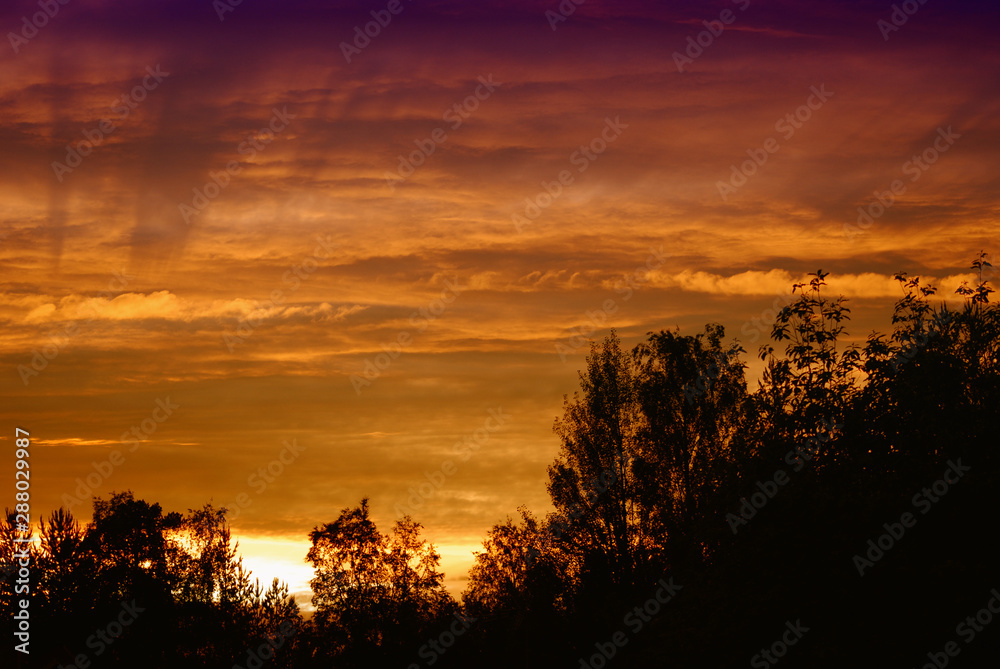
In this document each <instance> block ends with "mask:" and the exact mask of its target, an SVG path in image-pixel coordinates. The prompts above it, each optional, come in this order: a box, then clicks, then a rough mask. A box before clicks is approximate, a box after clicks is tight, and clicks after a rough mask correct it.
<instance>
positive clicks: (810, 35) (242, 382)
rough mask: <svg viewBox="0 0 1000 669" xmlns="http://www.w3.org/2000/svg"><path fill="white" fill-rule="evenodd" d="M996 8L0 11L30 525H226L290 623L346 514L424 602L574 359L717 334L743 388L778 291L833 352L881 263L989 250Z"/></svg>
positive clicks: (998, 58) (485, 522) (506, 500)
mask: <svg viewBox="0 0 1000 669" xmlns="http://www.w3.org/2000/svg"><path fill="white" fill-rule="evenodd" d="M46 11H47V12H48V14H46V13H45V12H46ZM998 18H1000V9H998V8H997V6H996V5H995V3H987V2H961V1H959V2H952V1H949V2H946V1H945V0H926V1H925V2H923V3H922V4H921V3H920V2H919V1H918V0H908V2H904V3H897V4H893V3H890V2H881V1H859V2H837V1H824V2H807V3H802V2H792V1H791V0H777V1H772V2H764V1H763V0H735V1H731V0H726V1H725V2H703V1H700V2H637V1H628V0H626V1H616V2H611V1H599V0H583V1H582V2H574V1H573V0H564V1H563V2H561V3H560V2H556V1H555V0H551V1H542V0H538V1H535V0H515V1H509V0H508V1H504V2H497V1H493V0H477V1H476V2H458V1H457V0H441V1H436V0H417V1H411V0H393V1H391V2H367V3H366V2H336V1H330V2H327V1H323V2H321V1H319V0H293V1H290V2H282V3H277V2H274V3H271V2H263V1H262V0H242V2H238V3H232V4H231V0H217V1H215V2H211V1H210V0H201V1H198V2H193V1H178V0H171V1H169V2H168V1H166V0H143V1H142V2H138V1H135V0H128V1H122V2H111V1H110V0H67V1H66V2H65V4H60V2H59V0H51V2H50V3H49V4H47V3H46V0H42V1H41V2H27V1H22V0H16V1H11V2H6V3H4V4H3V6H2V7H0V31H2V33H3V34H4V35H5V38H4V40H3V44H0V72H2V76H0V111H2V122H0V147H2V148H0V193H2V196H0V367H2V369H3V370H4V371H3V373H2V374H0V396H2V397H0V401H2V408H0V416H2V418H3V420H2V424H3V428H2V429H3V432H4V434H0V438H2V439H3V440H4V441H5V442H9V443H8V444H7V445H8V446H12V445H13V443H12V439H13V436H14V430H15V427H20V428H23V429H26V430H28V431H29V432H30V434H31V438H32V444H33V446H32V449H33V450H32V459H31V475H32V476H31V482H32V518H33V519H34V520H37V519H39V518H41V517H44V516H47V515H48V513H49V512H50V511H52V510H54V509H55V508H57V507H59V506H60V505H62V506H68V507H70V508H71V510H72V511H73V512H74V514H76V515H77V516H78V517H79V518H81V519H82V520H84V521H86V520H88V519H89V517H90V496H91V495H103V496H105V497H106V496H107V495H108V494H110V493H111V492H112V491H120V490H125V489H131V490H132V491H134V493H135V495H136V497H139V498H142V499H146V500H147V501H155V502H158V503H160V504H161V505H162V506H163V508H164V509H165V510H177V511H182V512H183V511H186V510H187V509H196V508H200V507H201V506H203V505H204V504H206V503H208V502H211V503H213V504H215V505H216V506H220V505H225V506H227V507H228V508H229V509H230V517H231V518H232V526H233V531H234V534H235V535H236V536H237V537H238V538H239V540H240V547H241V551H242V554H243V556H244V560H245V562H246V564H247V565H248V566H250V567H251V568H252V569H253V570H254V573H255V575H257V576H259V577H260V578H261V579H262V580H263V581H265V582H269V581H270V579H271V577H272V576H279V577H280V578H282V579H284V580H286V581H288V582H289V584H290V586H291V587H292V590H293V591H295V592H296V594H297V597H298V599H299V600H300V601H301V602H303V603H305V602H307V601H308V599H309V592H308V580H309V578H310V576H311V572H310V570H309V566H308V565H307V564H306V563H305V562H304V557H305V554H306V551H307V550H308V538H307V535H308V532H309V531H310V530H311V529H312V528H313V527H315V526H317V525H320V524H323V523H327V522H331V521H333V520H334V519H335V518H336V517H337V515H338V514H339V512H340V511H341V510H342V509H344V508H346V507H349V506H355V505H357V504H358V503H360V501H361V499H362V498H363V497H368V498H369V499H370V504H371V509H372V514H373V517H374V519H375V520H376V522H377V523H378V525H379V527H380V529H381V530H382V531H384V532H385V531H388V530H389V529H390V528H391V525H392V523H393V522H394V521H395V520H396V519H398V518H399V517H400V516H401V515H402V514H403V513H410V514H411V515H413V517H414V518H415V519H416V520H418V521H420V522H422V523H423V524H424V526H425V530H424V536H425V538H427V539H429V540H430V541H431V542H433V543H434V544H435V545H436V546H437V547H438V549H439V551H440V553H441V555H442V565H443V569H444V571H445V574H446V583H447V585H448V588H449V590H450V591H451V592H452V594H454V595H456V596H458V595H459V594H460V592H461V590H462V589H463V587H464V581H465V579H466V576H467V570H468V567H469V566H470V565H471V563H472V560H473V556H472V551H474V550H476V549H477V548H479V547H480V545H481V542H482V540H483V538H484V537H485V534H486V532H487V530H488V529H489V528H490V527H491V526H492V525H494V524H495V523H497V522H501V521H503V520H504V519H505V518H506V517H507V516H508V515H516V509H517V507H518V506H520V505H526V506H528V507H529V508H531V509H532V510H533V511H535V512H536V513H544V512H546V511H548V510H550V509H551V506H550V505H549V501H548V496H547V493H546V481H547V473H546V468H547V467H548V465H549V464H551V463H552V461H553V460H554V458H555V457H556V455H557V453H558V450H559V441H558V439H557V437H556V436H555V435H554V434H553V432H552V424H553V421H554V419H555V418H557V417H558V416H559V415H561V411H562V404H563V398H564V395H566V394H572V392H573V391H574V390H575V389H576V388H577V386H578V380H579V379H578V370H580V369H581V368H583V366H584V365H585V356H586V354H587V352H588V346H589V344H588V341H589V340H594V341H600V340H601V339H602V338H603V337H605V336H606V335H607V334H608V333H609V332H610V329H611V328H615V329H616V330H617V332H618V333H619V334H620V336H621V337H622V340H623V343H624V344H625V345H626V346H632V345H634V344H635V343H637V342H638V341H640V340H642V339H643V338H644V337H645V336H646V335H647V333H650V332H657V331H660V330H664V329H675V328H679V330H680V332H681V333H682V334H695V333H697V332H700V331H701V330H702V328H703V327H704V325H705V324H706V323H710V322H718V323H721V324H723V325H724V326H725V327H726V332H727V336H729V337H731V338H733V337H735V338H737V339H738V340H739V342H740V344H741V345H742V346H743V347H744V348H745V349H746V350H747V351H748V362H749V364H750V368H749V376H750V378H751V386H755V383H756V382H755V381H754V378H755V377H756V375H758V374H759V371H760V362H759V361H758V360H757V359H756V355H755V354H756V352H757V349H758V347H759V346H760V345H761V344H763V343H765V342H766V340H767V335H768V332H769V325H770V323H771V322H773V318H774V310H775V309H776V308H780V306H781V305H782V304H785V303H787V301H788V294H789V292H790V288H791V285H792V284H793V283H794V282H796V281H800V280H802V278H803V277H804V276H805V275H806V274H807V273H809V272H815V271H816V270H817V269H823V270H824V271H826V272H830V276H829V278H828V279H827V281H828V284H829V285H828V290H829V294H830V295H831V296H832V295H844V296H846V297H847V298H848V300H849V302H848V305H849V306H850V307H851V308H852V321H851V323H850V325H849V339H850V341H854V342H863V341H864V339H865V338H866V337H867V335H868V334H870V333H871V332H872V331H873V330H879V331H882V332H885V331H888V330H889V329H890V328H891V324H890V320H889V319H890V314H891V308H892V304H893V303H894V301H895V300H897V299H898V298H899V297H900V295H901V291H900V288H899V285H898V284H897V283H896V282H895V281H894V280H893V275H894V274H895V273H896V272H898V271H906V272H909V273H910V274H911V275H919V276H921V277H924V278H926V279H928V280H930V281H931V282H932V283H933V284H934V285H936V286H938V287H939V294H938V296H939V297H941V298H942V299H953V293H954V290H955V288H956V287H958V285H960V283H961V282H962V281H964V280H970V281H971V276H970V274H969V270H968V266H969V264H970V262H971V261H972V260H973V259H974V257H975V256H976V255H977V254H978V252H979V251H980V250H986V251H987V253H989V254H990V257H992V254H993V253H995V252H996V251H997V249H998V247H1000V243H998V242H1000V237H998V234H997V221H998V218H997V214H998V194H1000V175H998V172H997V170H996V165H997V159H998V157H1000V87H998V85H997V84H998V81H1000V76H998V75H1000V42H998V41H997V40H996V25H997V19H998ZM366 31H367V34H366ZM10 462H11V465H10V466H11V467H13V457H11V460H10ZM13 493H14V490H13V486H11V487H10V488H9V489H8V490H7V491H4V492H0V497H2V498H3V499H4V500H5V502H4V504H5V505H7V504H9V505H10V506H13V503H14V502H13Z"/></svg>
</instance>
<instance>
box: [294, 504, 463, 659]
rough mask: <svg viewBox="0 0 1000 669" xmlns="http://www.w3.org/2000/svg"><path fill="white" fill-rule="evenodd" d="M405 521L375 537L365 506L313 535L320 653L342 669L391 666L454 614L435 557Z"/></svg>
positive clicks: (346, 512)
mask: <svg viewBox="0 0 1000 669" xmlns="http://www.w3.org/2000/svg"><path fill="white" fill-rule="evenodd" d="M420 528H421V525H420V524H419V523H416V522H414V521H413V520H412V519H411V518H410V517H409V516H405V517H403V518H402V519H401V520H399V521H397V523H396V524H395V526H394V528H393V532H392V535H391V536H386V535H383V534H382V533H381V532H379V531H378V528H377V527H376V526H375V523H374V521H372V520H371V518H370V516H369V509H368V500H367V498H366V499H363V500H361V504H360V506H357V507H355V508H353V509H351V508H347V509H344V510H343V511H342V512H341V514H340V516H338V517H337V519H336V520H334V521H333V522H331V523H327V524H326V525H324V526H322V527H317V528H315V529H314V530H313V531H312V532H311V533H310V534H309V539H310V541H311V542H312V547H311V548H310V549H309V553H308V554H307V556H306V560H307V561H308V562H310V563H311V564H312V565H313V568H314V569H315V576H314V578H313V579H312V581H311V582H310V583H311V585H312V589H313V593H314V594H313V604H314V605H315V607H316V613H315V616H314V623H315V626H316V631H317V634H318V638H319V640H320V642H321V643H322V644H323V645H324V648H323V649H321V652H323V653H325V654H326V656H328V657H336V658H338V662H339V663H340V664H342V665H344V666H354V665H356V664H357V665H360V664H363V663H365V662H371V661H382V662H387V661H390V658H392V657H397V656H400V655H402V654H405V653H407V652H412V651H413V650H414V649H415V648H416V647H417V646H418V645H419V643H417V640H418V639H420V637H421V636H422V635H424V634H425V633H426V630H427V628H428V627H429V626H431V625H433V624H434V623H435V622H437V621H438V620H439V619H441V618H442V617H444V616H446V615H447V614H448V613H450V612H451V610H453V609H454V602H453V600H452V599H451V598H450V597H449V596H448V594H447V592H446V591H445V589H444V586H443V585H442V580H443V578H444V575H443V574H441V573H440V572H439V571H438V565H439V563H440V559H441V558H440V555H438V554H437V552H436V551H435V550H434V547H433V546H432V545H430V544H428V543H427V542H426V541H424V540H421V539H420V538H419V533H420Z"/></svg>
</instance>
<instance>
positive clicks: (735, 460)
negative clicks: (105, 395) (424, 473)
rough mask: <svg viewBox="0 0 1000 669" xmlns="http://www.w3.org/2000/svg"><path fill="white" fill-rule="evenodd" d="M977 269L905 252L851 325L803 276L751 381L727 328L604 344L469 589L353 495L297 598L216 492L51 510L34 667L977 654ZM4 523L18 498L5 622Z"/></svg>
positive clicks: (728, 660) (898, 661)
mask: <svg viewBox="0 0 1000 669" xmlns="http://www.w3.org/2000/svg"><path fill="white" fill-rule="evenodd" d="M972 268H973V270H974V272H975V273H976V276H977V280H976V281H975V282H974V283H973V285H971V286H970V285H968V284H963V285H962V286H961V287H960V288H959V289H958V293H959V294H960V295H961V296H962V298H963V304H962V306H961V307H960V308H950V307H948V306H947V304H946V303H944V302H940V303H939V304H934V303H933V296H934V294H935V289H934V288H933V287H931V286H929V285H927V284H926V283H924V282H923V281H921V279H920V278H919V277H909V276H908V275H906V274H905V273H900V274H898V275H896V280H897V281H898V283H899V285H900V288H901V298H900V299H899V301H898V302H897V303H896V304H895V307H894V309H893V312H892V318H891V323H892V326H893V327H892V329H891V331H890V332H889V333H887V334H883V333H878V332H873V333H872V334H870V335H869V336H868V337H867V340H866V341H865V342H864V344H862V345H854V344H852V345H845V344H844V340H845V339H846V338H847V326H848V324H849V321H850V313H851V312H850V308H849V306H848V304H847V301H846V299H844V298H843V297H839V298H831V297H828V296H827V295H826V293H825V286H826V281H825V279H826V277H827V276H828V275H827V274H826V273H824V272H822V271H817V272H816V273H814V274H811V275H809V276H810V278H809V280H808V281H807V282H806V283H803V284H796V285H794V286H793V289H792V293H793V299H792V300H791V301H790V304H788V305H787V306H785V307H783V308H782V309H781V311H780V313H778V315H777V317H776V320H775V323H774V324H773V327H772V332H771V342H770V343H768V344H765V345H763V346H761V347H760V350H759V351H758V353H757V355H758V356H759V358H760V359H761V361H762V362H763V364H764V373H763V376H762V378H761V380H760V381H759V382H758V387H757V388H756V389H750V388H749V387H748V383H747V379H746V369H747V364H746V362H745V359H744V354H746V351H744V350H743V348H742V347H741V346H740V344H739V342H728V341H727V340H726V337H725V332H724V329H723V328H722V326H720V325H717V324H709V325H707V326H706V327H705V328H704V331H703V332H701V333H698V334H694V335H682V334H681V333H680V332H679V331H660V332H656V333H650V334H649V336H648V337H647V339H646V340H645V341H642V342H641V343H639V344H638V345H636V346H635V347H633V348H632V349H631V350H625V349H623V347H622V345H621V341H620V340H619V338H618V337H617V335H616V334H615V333H614V332H612V333H611V334H610V335H609V336H608V337H606V338H605V339H604V340H603V341H601V342H598V343H595V344H593V345H592V348H591V352H590V355H589V356H588V358H587V362H586V368H585V369H584V370H582V371H581V372H580V382H579V390H578V391H577V392H576V393H574V394H573V396H572V397H566V398H565V400H564V406H563V411H562V415H561V416H560V417H559V418H558V419H557V420H556V421H555V424H554V431H555V434H556V435H557V437H558V439H559V442H560V450H559V453H558V455H557V457H556V459H555V461H554V462H553V463H552V465H551V466H550V467H549V469H548V493H549V495H550V498H551V501H552V505H553V507H554V509H555V511H554V512H551V513H547V514H545V515H544V516H538V515H536V514H535V513H533V512H532V511H531V510H530V509H527V508H524V507H521V508H519V509H518V510H517V514H516V516H514V517H508V518H507V520H506V521H504V522H501V523H498V524H496V525H495V526H493V527H492V528H491V529H490V530H489V531H488V532H487V534H486V537H485V538H484V541H483V546H482V549H481V550H480V551H479V552H477V553H476V556H475V563H474V565H473V567H472V569H471V571H470V573H469V579H468V585H467V587H466V589H465V591H464V592H463V593H462V594H461V601H459V600H456V599H455V598H453V597H452V596H451V595H450V594H449V593H448V592H447V591H446V590H445V588H444V585H443V578H444V575H443V573H442V572H441V571H440V555H439V554H438V553H437V552H436V550H435V548H434V546H433V545H432V544H431V543H429V542H428V541H427V540H426V539H424V538H423V537H422V536H421V529H422V526H421V524H420V523H419V522H417V521H416V520H414V519H413V518H411V517H409V516H404V517H403V518H401V519H398V520H397V521H396V522H395V524H394V525H393V526H392V527H391V528H390V529H389V531H388V533H383V532H382V531H380V529H379V528H378V527H376V524H375V523H374V521H373V520H372V519H371V517H370V514H369V507H368V500H367V499H365V500H362V501H361V502H360V504H359V505H358V506H356V507H351V508H346V509H344V510H343V511H342V512H341V513H340V515H339V516H338V517H337V518H336V519H334V520H333V521H332V522H328V523H325V524H321V525H319V526H317V527H316V528H314V529H313V530H312V532H311V533H310V534H309V539H310V541H311V547H310V549H309V552H308V554H307V556H306V560H307V561H308V562H309V563H310V564H311V565H312V567H313V568H314V578H313V580H312V581H311V586H312V591H313V593H314V595H313V600H312V603H313V605H314V607H315V614H314V615H313V616H312V617H311V618H308V619H305V618H303V616H302V615H301V613H300V611H299V608H298V606H297V605H296V603H295V602H294V599H293V598H292V597H291V596H290V595H289V593H288V588H287V586H286V585H283V584H281V583H279V582H278V580H277V579H275V581H274V582H272V583H271V584H270V586H269V587H267V588H264V587H262V586H261V585H260V584H259V583H258V582H256V581H255V580H252V578H251V575H250V574H249V573H248V571H247V570H246V569H244V568H243V565H242V560H241V558H240V557H239V554H238V545H237V544H235V543H234V542H233V541H232V539H231V536H230V530H229V526H228V523H227V521H226V510H225V509H220V508H215V507H213V506H211V505H206V506H205V507H203V508H202V509H198V510H189V512H188V513H187V514H186V515H183V514H179V513H176V512H171V513H164V512H163V510H162V509H161V508H160V506H159V505H158V504H150V503H147V502H145V501H143V500H138V499H135V498H134V496H133V495H132V493H130V492H124V493H117V494H113V495H112V496H111V497H110V498H109V499H107V500H104V499H100V498H97V499H95V500H94V513H93V520H92V521H91V522H90V523H88V524H87V525H86V527H81V525H80V524H79V522H78V521H77V520H75V519H74V518H73V516H72V515H71V514H70V513H69V512H68V511H65V510H63V509H59V510H57V511H55V512H53V513H52V514H51V516H50V517H49V518H48V519H47V521H46V522H43V523H41V526H40V532H39V534H40V537H39V539H40V541H39V543H38V544H37V545H36V546H33V547H32V549H31V570H32V574H33V576H32V579H33V582H32V590H33V594H32V604H31V615H32V629H33V630H34V632H33V634H35V635H37V636H35V637H33V644H32V646H33V649H34V652H37V653H38V655H37V656H36V659H35V660H33V662H32V665H31V666H34V665H35V664H36V663H38V662H39V661H40V662H41V664H38V666H58V665H60V664H61V665H62V666H65V667H70V666H74V663H77V664H76V665H75V666H79V667H81V668H82V669H85V667H87V666H93V667H103V666H109V667H111V666H115V667H124V666H129V667H130V666H139V664H140V663H142V665H143V666H147V667H161V666H162V667H168V666H169V667H179V666H182V667H206V668H208V667H226V668H229V667H252V668H253V669H256V668H257V667H263V666H267V667H276V668H279V667H280V668H289V669H290V668H296V667H302V668H313V667H345V668H354V667H401V668H402V667H405V668H407V669H413V668H414V667H417V668H419V667H429V666H435V667H449V666H455V667H466V666H480V667H560V666H562V667H595V668H600V667H604V666H612V665H613V666H621V667H629V666H647V665H650V664H654V665H656V666H659V665H662V664H663V663H664V662H667V663H669V664H670V666H676V667H724V666H745V665H746V664H747V663H748V662H749V663H751V664H752V666H765V667H766V666H770V665H771V664H772V663H776V662H777V661H778V660H779V659H780V660H781V662H782V666H808V667H827V666H829V667H834V666H837V667H839V666H846V665H850V666H873V667H874V666H887V665H889V664H894V665H898V666H924V663H925V662H928V661H938V662H940V660H939V659H938V660H935V658H940V657H946V658H951V657H957V656H958V655H959V654H960V655H961V656H962V657H961V661H963V662H965V663H966V664H965V666H979V665H977V664H975V662H976V661H977V660H976V658H980V660H981V659H982V658H990V657H994V658H995V657H996V654H997V652H998V648H1000V643H998V639H1000V622H998V623H996V628H995V629H989V628H988V624H984V623H983V618H982V617H980V618H979V619H976V617H975V616H976V614H977V613H978V612H980V611H981V610H982V607H983V605H984V603H985V602H986V601H987V599H988V598H989V593H990V588H997V587H1000V572H998V570H997V568H996V565H997V554H996V547H995V541H994V540H993V533H994V532H995V529H994V524H993V523H992V522H991V520H992V517H991V511H992V509H993V508H995V506H996V502H997V495H996V492H995V491H996V490H997V489H998V487H997V484H998V483H1000V468H998V458H997V453H996V450H997V446H998V441H997V439H996V434H997V427H998V425H1000V401H998V400H1000V366H998V363H1000V308H998V307H997V304H996V303H991V302H990V298H989V296H990V294H991V293H992V292H993V291H992V289H991V288H990V285H989V282H988V281H987V280H986V278H985V277H986V274H985V273H986V272H987V271H988V270H989V268H990V264H989V263H988V262H987V261H986V258H985V255H984V254H981V255H980V256H979V257H978V258H977V259H976V260H975V261H974V263H973V266H972ZM14 536H15V526H14V524H13V516H12V515H11V514H10V513H9V512H8V514H7V518H6V520H5V522H4V523H3V524H2V525H0V568H2V569H3V570H4V574H5V577H4V578H3V580H2V582H0V606H2V607H3V609H4V614H5V619H8V620H10V618H11V616H12V615H13V612H14V611H15V610H16V609H15V608H14V602H15V599H16V595H15V593H14V574H15V572H16V571H17V566H16V562H15V560H14V558H13V556H14V554H15V552H16V551H18V550H20V549H19V548H17V547H16V544H15V542H14V541H13V539H14ZM998 603H1000V600H998ZM126 614H127V615H126ZM969 616H972V617H971V618H969V619H970V620H973V621H974V622H973V623H968V625H972V624H974V625H977V626H978V627H979V629H978V631H977V630H976V629H975V628H974V627H970V626H966V627H962V625H963V624H967V623H965V622H963V621H964V620H965V619H966V618H967V617H969ZM115 623H117V624H115ZM806 630H808V631H806ZM792 632H795V634H792ZM966 632H968V633H969V634H971V638H969V636H968V635H967V634H966ZM790 634H792V636H791V637H789V635H790ZM790 638H792V639H794V641H790V640H789V639H790ZM948 643H954V644H955V645H954V648H952V647H950V646H947V644H948ZM945 648H949V649H958V652H957V653H955V654H954V655H949V654H948V653H946V652H945V650H943V649H945ZM34 652H33V654H34ZM949 652H950V651H949ZM940 653H945V655H944V656H942V655H940ZM39 658H41V659H39ZM928 658H930V659H928ZM81 659H82V660H83V661H85V662H86V663H87V664H84V663H83V662H81ZM956 662H957V661H956ZM970 662H971V663H972V664H969V663H970ZM24 666H28V665H24ZM932 666H933V665H932ZM937 666H943V665H940V664H939V665H937Z"/></svg>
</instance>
